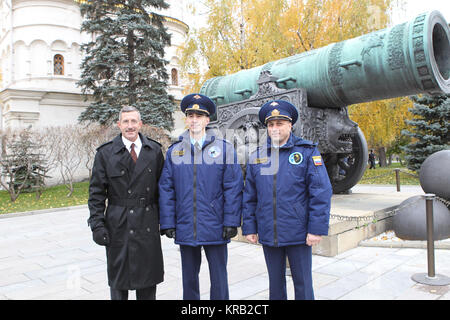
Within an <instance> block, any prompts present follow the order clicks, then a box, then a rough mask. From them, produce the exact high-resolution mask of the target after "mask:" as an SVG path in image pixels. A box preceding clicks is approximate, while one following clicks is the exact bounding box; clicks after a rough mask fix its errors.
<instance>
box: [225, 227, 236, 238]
mask: <svg viewBox="0 0 450 320" xmlns="http://www.w3.org/2000/svg"><path fill="white" fill-rule="evenodd" d="M236 235H237V227H223V232H222V238H224V239H225V240H228V239H231V238H233V237H235V236H236Z"/></svg>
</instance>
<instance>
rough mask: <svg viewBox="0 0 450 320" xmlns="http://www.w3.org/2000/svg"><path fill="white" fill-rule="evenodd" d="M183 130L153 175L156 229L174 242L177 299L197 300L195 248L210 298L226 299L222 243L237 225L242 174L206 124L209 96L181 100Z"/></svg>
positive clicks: (225, 254)
mask: <svg viewBox="0 0 450 320" xmlns="http://www.w3.org/2000/svg"><path fill="white" fill-rule="evenodd" d="M180 106H181V110H182V111H183V112H184V113H185V114H186V123H187V125H188V130H187V131H186V132H184V133H183V134H182V136H181V137H180V138H179V141H178V142H176V143H174V144H173V145H172V146H170V147H169V149H168V151H167V155H166V161H165V163H164V168H163V171H162V174H161V178H160V181H159V190H160V198H159V207H160V224H161V226H160V228H161V230H162V231H161V233H162V234H165V235H166V236H167V237H169V238H175V243H177V244H179V245H180V252H181V263H182V276H183V299H185V300H198V299H200V293H199V277H198V275H199V272H200V264H201V248H202V246H203V249H204V251H205V255H206V258H207V260H208V264H209V274H210V281H211V290H210V298H211V299H212V300H227V299H229V292H228V276H227V259H228V251H227V243H228V242H230V238H232V237H234V236H235V235H236V234H237V227H239V226H240V225H241V213H242V210H241V209H242V208H241V207H242V190H243V178H242V172H241V167H240V165H239V164H238V163H237V157H236V153H235V151H234V148H233V147H232V145H231V144H230V143H228V142H226V141H225V140H222V139H219V138H218V137H217V136H216V134H215V133H214V131H213V130H210V129H208V130H207V128H206V126H207V124H208V123H209V120H210V119H209V117H210V116H211V115H213V114H214V113H215V110H216V106H215V104H214V102H213V101H212V100H210V99H209V98H208V97H206V96H204V95H201V94H190V95H187V96H186V97H184V98H183V100H182V101H181V105H180Z"/></svg>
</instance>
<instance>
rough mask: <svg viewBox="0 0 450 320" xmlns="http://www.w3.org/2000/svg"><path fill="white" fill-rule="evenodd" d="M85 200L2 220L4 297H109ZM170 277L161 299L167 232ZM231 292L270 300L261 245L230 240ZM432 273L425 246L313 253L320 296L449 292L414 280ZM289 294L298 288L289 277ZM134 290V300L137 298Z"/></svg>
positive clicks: (0, 282) (442, 268) (175, 288)
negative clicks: (79, 204) (327, 254)
mask: <svg viewBox="0 0 450 320" xmlns="http://www.w3.org/2000/svg"><path fill="white" fill-rule="evenodd" d="M87 217H88V209H87V207H86V206H83V207H75V208H71V209H66V210H58V211H53V212H47V213H41V214H26V215H23V216H20V215H14V216H13V217H7V218H5V217H4V218H2V219H0V300H1V299H51V300H53V299H88V300H93V299H109V287H108V285H107V276H106V258H105V250H104V248H103V247H99V246H97V245H96V244H95V243H94V242H93V241H92V238H91V232H90V229H89V228H88V226H87V224H86V219H87ZM162 246H163V254H164V264H165V281H164V282H163V283H162V284H160V285H159V286H158V289H157V299H167V300H172V299H181V298H182V284H181V262H180V253H179V251H178V246H177V245H175V244H174V243H173V240H170V239H167V238H166V237H163V238H162ZM228 248H229V263H228V273H229V286H230V298H231V299H234V300H243V299H262V300H266V299H268V277H267V271H266V266H265V262H264V256H263V252H262V247H260V246H258V245H251V244H247V243H243V242H236V241H232V242H231V243H230V245H229V247H228ZM435 256H436V273H438V274H444V275H447V276H450V250H445V249H439V250H436V251H435ZM420 272H427V253H426V250H425V249H412V248H380V247H362V246H360V247H357V248H355V249H351V250H348V251H346V252H344V253H342V254H339V255H337V256H335V257H323V256H318V255H314V256H313V280H314V289H315V295H316V299H318V300H323V299H332V300H336V299H407V300H410V299H420V300H423V299H445V300H449V299H450V293H449V286H444V287H432V286H426V285H420V284H417V283H415V282H414V281H413V280H411V276H412V275H413V274H415V273H420ZM200 279H201V281H200V290H201V294H202V299H209V274H208V267H207V263H206V258H204V257H203V262H202V268H201V274H200ZM287 279H288V297H289V299H293V287H292V281H291V278H290V277H289V276H288V277H287ZM134 298H135V295H134V292H132V293H131V294H130V299H134Z"/></svg>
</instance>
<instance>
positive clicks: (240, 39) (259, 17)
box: [182, 0, 411, 164]
mask: <svg viewBox="0 0 450 320" xmlns="http://www.w3.org/2000/svg"><path fill="white" fill-rule="evenodd" d="M394 2H395V0H394ZM204 4H205V5H206V6H207V7H208V8H209V12H210V14H209V16H208V21H207V26H206V27H205V28H203V29H200V30H195V29H194V30H192V32H191V34H190V37H189V41H188V42H187V44H186V47H185V50H184V55H183V60H182V65H183V68H184V71H188V70H189V73H188V74H186V78H187V79H188V85H187V86H186V91H187V92H198V91H199V90H200V87H201V85H202V84H203V83H204V81H206V80H207V79H209V78H212V77H217V76H222V75H227V74H231V73H234V72H237V71H239V70H242V69H249V68H252V67H255V66H259V65H263V64H265V63H267V62H269V61H272V60H278V59H281V58H284V57H288V56H292V55H295V54H298V53H302V52H305V51H310V50H313V49H317V48H321V47H324V46H326V45H328V44H330V43H333V42H340V41H343V40H346V39H350V38H354V37H357V36H360V35H363V34H367V33H370V32H372V31H375V30H380V29H383V28H385V27H387V25H388V22H389V15H388V10H389V8H390V5H391V1H390V0H356V1H351V0H222V1H217V0H206V1H205V3H204ZM396 5H397V6H399V4H398V3H397V4H396ZM201 61H205V65H206V66H207V67H206V70H204V71H201V66H202V65H201ZM409 107H411V102H410V101H409V100H408V99H405V98H398V99H392V100H383V101H376V102H370V103H364V104H358V105H353V106H351V107H350V108H349V111H350V116H351V118H352V120H354V121H355V122H357V123H358V124H359V126H360V127H361V130H362V131H363V132H364V134H365V136H366V137H367V141H368V145H369V146H370V147H371V148H376V149H378V153H379V154H380V155H381V159H382V163H383V164H384V163H385V156H384V155H385V150H386V149H388V152H389V149H391V148H392V147H393V146H395V144H396V143H398V142H399V141H400V138H401V130H402V129H404V128H405V127H406V125H405V123H404V120H405V119H408V118H409V117H410V115H409V114H408V111H407V110H408V108H409Z"/></svg>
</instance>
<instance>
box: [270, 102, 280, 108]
mask: <svg viewBox="0 0 450 320" xmlns="http://www.w3.org/2000/svg"><path fill="white" fill-rule="evenodd" d="M270 105H271V106H274V107H275V106H277V105H278V102H276V101H274V102H272V103H271V104H270Z"/></svg>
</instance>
